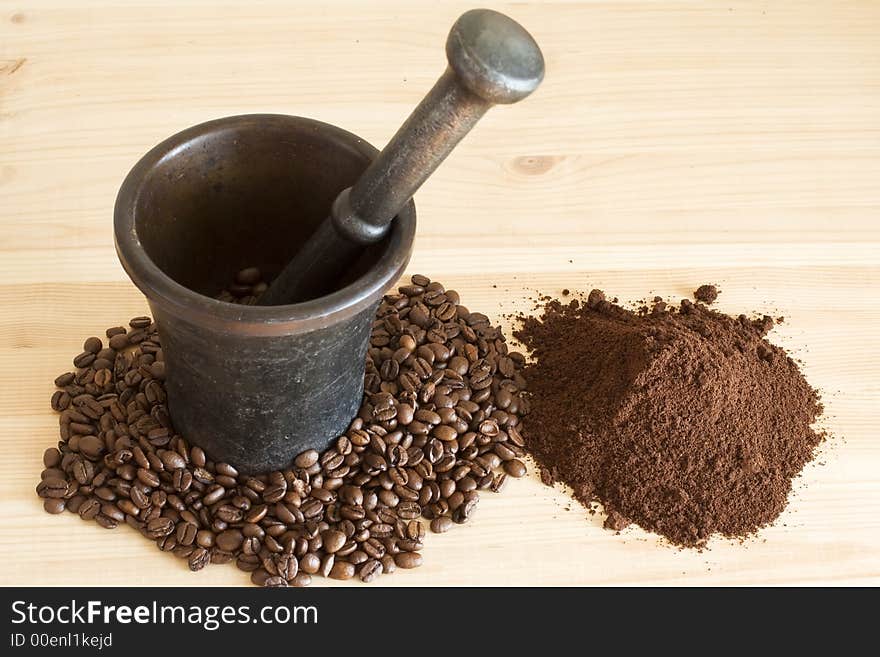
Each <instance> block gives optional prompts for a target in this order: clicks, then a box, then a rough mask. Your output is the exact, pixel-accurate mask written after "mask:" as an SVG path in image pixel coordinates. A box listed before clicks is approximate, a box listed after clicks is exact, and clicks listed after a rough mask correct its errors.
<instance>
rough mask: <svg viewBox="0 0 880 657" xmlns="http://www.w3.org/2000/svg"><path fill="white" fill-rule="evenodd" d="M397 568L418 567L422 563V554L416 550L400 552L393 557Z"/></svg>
mask: <svg viewBox="0 0 880 657" xmlns="http://www.w3.org/2000/svg"><path fill="white" fill-rule="evenodd" d="M394 563H395V564H396V565H397V566H398V567H399V568H418V567H419V566H421V565H422V555H421V554H419V553H418V552H401V553H400V554H398V555H396V556H395V557H394Z"/></svg>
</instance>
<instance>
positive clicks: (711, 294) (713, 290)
mask: <svg viewBox="0 0 880 657" xmlns="http://www.w3.org/2000/svg"><path fill="white" fill-rule="evenodd" d="M717 298H718V288H717V287H715V286H714V285H701V286H700V287H698V288H697V290H696V292H694V299H696V300H697V301H702V302H703V303H705V304H712V303H715V299H717Z"/></svg>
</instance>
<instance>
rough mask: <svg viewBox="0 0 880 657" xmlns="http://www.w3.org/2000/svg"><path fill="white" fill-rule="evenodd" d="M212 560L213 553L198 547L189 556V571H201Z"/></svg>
mask: <svg viewBox="0 0 880 657" xmlns="http://www.w3.org/2000/svg"><path fill="white" fill-rule="evenodd" d="M210 560H211V553H210V552H208V551H207V550H206V549H205V548H203V547H197V548H196V549H194V550H193V551H192V552H191V553H190V555H189V569H190V570H191V571H193V572H196V571H198V570H201V569H202V568H204V567H205V566H207V565H208V563H209V562H210Z"/></svg>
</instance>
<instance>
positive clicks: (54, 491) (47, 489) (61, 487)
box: [37, 477, 69, 499]
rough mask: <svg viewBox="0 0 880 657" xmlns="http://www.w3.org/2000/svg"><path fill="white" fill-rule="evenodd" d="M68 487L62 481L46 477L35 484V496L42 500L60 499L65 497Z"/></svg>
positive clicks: (65, 482)
mask: <svg viewBox="0 0 880 657" xmlns="http://www.w3.org/2000/svg"><path fill="white" fill-rule="evenodd" d="M68 489H69V485H68V483H67V481H65V480H64V479H56V478H55V477H48V478H46V479H43V480H42V481H41V482H40V483H39V484H37V495H39V496H40V497H42V498H49V499H60V498H63V497H64V496H65V495H67V491H68Z"/></svg>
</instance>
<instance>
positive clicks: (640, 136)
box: [0, 0, 880, 585]
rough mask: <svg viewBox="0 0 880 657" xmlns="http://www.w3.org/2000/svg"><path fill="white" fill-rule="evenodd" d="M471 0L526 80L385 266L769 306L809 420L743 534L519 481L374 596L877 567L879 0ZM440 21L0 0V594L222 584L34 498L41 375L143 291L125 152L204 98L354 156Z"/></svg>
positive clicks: (331, 11) (422, 198) (753, 580)
mask: <svg viewBox="0 0 880 657" xmlns="http://www.w3.org/2000/svg"><path fill="white" fill-rule="evenodd" d="M492 4H493V6H495V8H497V9H500V10H502V11H505V12H506V13H509V14H510V15H511V16H513V17H514V18H516V19H517V20H519V21H520V22H522V23H523V24H524V25H525V26H527V28H528V29H529V30H530V31H532V33H533V34H534V35H535V37H536V39H537V40H538V42H539V43H540V44H541V45H542V47H543V49H544V52H545V54H546V59H547V77H546V81H545V83H544V85H543V87H542V88H541V89H540V90H539V91H538V92H537V93H536V94H535V95H534V96H533V97H532V98H530V99H529V100H527V101H526V102H524V103H522V104H521V105H517V106H516V107H509V108H499V109H496V110H493V111H492V112H491V113H490V114H489V115H488V116H487V117H486V119H485V120H484V121H483V123H482V124H481V125H480V126H479V127H478V128H477V129H476V131H475V133H474V134H472V135H471V136H470V137H469V138H468V139H467V140H465V142H464V143H463V144H462V145H461V147H460V148H459V149H458V150H457V151H456V152H455V153H454V154H453V155H452V156H451V157H450V158H449V160H448V161H447V162H446V163H445V164H444V165H443V166H442V167H441V168H440V170H439V171H438V172H437V174H436V175H435V176H434V177H433V178H432V179H431V180H430V181H429V182H428V183H427V184H426V185H425V186H424V188H423V189H422V190H421V191H420V192H419V194H418V196H417V199H416V200H417V205H418V208H419V234H418V243H417V246H416V251H415V254H414V256H413V259H412V265H411V267H410V271H411V272H422V273H425V274H427V275H429V276H432V277H434V278H436V279H439V280H441V281H443V282H445V283H446V284H447V285H448V286H450V287H454V288H455V289H457V290H459V291H460V293H461V297H462V300H463V302H464V303H465V304H466V305H468V306H469V307H470V308H471V309H473V310H481V311H484V312H486V313H487V314H488V315H490V316H491V317H494V318H496V319H498V320H499V321H500V318H501V315H502V313H508V312H511V311H514V310H517V309H523V308H526V307H528V305H529V302H528V301H526V300H525V298H526V297H527V296H529V295H532V294H533V293H534V291H535V290H540V291H544V292H550V293H558V292H559V291H560V290H561V289H562V288H563V287H568V288H572V289H581V290H589V289H590V288H591V287H602V288H604V289H605V290H607V291H608V292H610V293H613V294H615V295H618V296H620V297H621V299H624V300H627V299H629V300H635V299H639V298H642V297H643V296H644V295H645V294H646V293H649V292H650V293H657V294H662V295H667V296H670V297H680V296H682V295H687V294H688V293H689V292H690V291H692V290H693V289H694V288H695V287H696V286H697V285H698V284H700V283H704V282H715V283H719V284H720V285H721V287H722V289H723V293H722V295H721V298H720V301H719V305H720V307H721V308H722V309H723V310H726V311H730V312H732V313H739V312H742V311H753V310H758V311H772V312H773V313H774V314H783V315H785V317H786V322H785V324H784V325H783V326H781V327H779V328H778V329H777V330H776V331H775V333H774V338H773V339H774V340H776V341H778V342H779V343H781V344H783V345H785V346H786V347H788V348H790V349H791V350H792V351H793V353H794V354H795V355H796V356H797V357H799V358H801V359H802V360H803V363H804V365H803V367H804V370H805V372H806V375H807V376H808V378H809V380H810V381H811V382H812V383H813V384H814V385H815V386H817V387H818V388H819V389H820V390H821V391H822V393H823V396H824V400H825V403H826V407H827V418H826V420H825V426H827V428H829V429H830V430H831V431H832V432H833V436H834V437H833V438H832V439H831V440H830V441H829V442H828V443H827V444H826V445H825V446H824V448H823V450H822V454H821V456H820V458H818V459H817V461H816V462H815V463H814V464H812V465H810V466H808V467H807V469H806V470H805V472H804V474H803V476H802V477H801V478H800V479H799V480H798V482H797V484H796V492H795V493H794V495H793V496H792V499H791V503H790V505H789V507H788V509H787V510H786V511H785V513H784V514H783V515H782V517H781V518H780V519H779V521H778V522H777V523H776V525H775V526H773V527H771V528H768V529H766V530H764V531H762V532H761V533H760V535H759V536H758V537H757V538H755V539H752V540H749V541H747V542H746V543H745V544H743V545H740V544H737V543H734V542H728V541H724V540H718V541H715V542H713V543H712V544H711V549H710V550H707V551H704V552H693V551H685V552H682V551H679V550H676V549H672V548H670V547H668V546H664V545H663V544H661V543H660V542H659V541H658V540H657V539H656V538H655V537H653V536H651V535H649V534H646V533H644V532H642V531H641V530H637V529H629V530H627V531H625V532H624V533H623V534H621V535H619V536H615V535H613V534H611V533H608V532H606V531H604V530H603V529H602V528H601V522H602V518H601V517H599V516H597V517H593V518H591V517H587V516H586V514H585V513H584V511H583V509H581V508H580V507H578V506H577V505H576V504H574V503H573V502H571V500H570V499H569V498H568V497H567V496H566V495H565V493H564V492H563V491H561V490H552V489H549V488H546V487H543V486H542V485H541V484H540V482H539V481H538V479H537V478H536V476H535V473H534V468H532V470H531V472H530V476H529V477H528V478H527V479H524V480H520V481H514V482H511V485H509V486H508V487H507V489H506V490H505V491H504V493H502V494H500V495H495V496H493V495H490V494H486V495H484V496H483V501H482V502H481V504H480V509H479V511H478V513H477V514H476V516H475V519H474V521H473V523H472V524H470V525H468V526H464V527H461V528H456V529H455V530H454V531H452V532H450V533H449V534H446V535H442V536H433V535H432V536H429V538H428V540H427V545H426V548H425V565H424V566H423V567H422V568H421V569H419V570H416V571H411V572H404V573H398V574H395V575H394V576H392V577H386V578H382V580H381V581H382V583H383V584H388V585H413V584H422V585H424V584H429V585H437V584H441V585H442V584H477V585H482V584H498V585H510V584H525V585H529V584H551V585H571V584H770V585H773V584H795V583H797V584H820V583H825V584H829V583H832V584H869V583H870V584H878V583H880V553H878V545H880V438H878V429H877V427H878V425H880V380H878V376H877V372H878V369H880V356H878V350H877V332H878V318H880V305H878V301H880V293H878V290H880V231H878V228H877V221H878V218H880V38H878V34H880V3H878V2H876V1H872V0H866V1H862V2H858V1H852V2H845V3H829V2H827V1H824V0H817V1H815V2H782V1H777V2H736V1H735V0H725V2H709V1H706V0H698V1H694V2H683V1H678V2H675V1H672V2H651V1H646V0H643V1H635V0H634V1H622V2H617V1H610V0H609V1H596V2H575V1H572V2H548V3H543V2H515V3H509V4H501V3H492ZM467 8H469V6H468V5H466V4H461V3H446V2H432V3H421V2H408V1H401V2H381V3H378V2H371V3H361V2H328V3H320V6H319V5H318V3H305V2H303V3H296V2H291V1H290V0H283V1H282V0H279V1H277V2H261V3H250V2H228V3H227V2H223V3H218V2H181V1H178V0H154V1H153V2H150V3H131V4H130V5H129V6H125V3H117V2H109V1H106V2H93V3H88V2H76V3H74V2H63V1H61V0H41V1H40V2H27V1H26V0H0V359H2V369H0V373H2V382H0V450H2V453H0V457H2V458H0V463H2V466H0V467H2V476H0V518H2V523H0V584H47V585H62V584H118V585H132V584H144V585H148V584H151V585H158V584H182V585H195V584H207V585H219V584H245V583H247V581H248V578H247V576H246V575H245V574H243V573H240V572H239V571H237V570H236V569H235V568H233V567H231V566H227V567H211V568H208V569H206V570H205V571H202V572H200V573H198V574H191V573H190V572H189V571H188V570H187V569H186V565H185V563H184V562H183V561H180V560H177V559H174V558H172V557H170V556H168V555H164V554H162V553H160V552H159V551H157V550H156V548H155V546H153V545H152V544H151V543H149V542H147V541H145V540H143V539H142V538H141V537H139V536H137V535H135V534H134V533H133V532H131V531H130V530H128V529H127V528H120V529H118V530H116V531H113V532H108V531H106V530H103V529H100V528H99V527H98V526H97V525H95V524H94V523H86V522H83V521H81V520H80V519H79V518H77V517H76V516H73V515H71V514H65V515H63V516H60V517H53V516H49V515H47V514H45V513H44V512H43V511H42V509H41V504H40V502H39V501H38V500H37V498H36V496H35V494H34V485H35V484H36V482H37V480H38V476H39V472H40V469H41V462H40V461H41V454H42V452H43V450H44V449H45V448H46V447H47V446H49V445H52V444H53V443H54V442H55V441H56V440H57V417H56V416H55V414H54V413H52V411H51V410H50V409H49V396H50V395H51V393H52V391H53V387H52V379H53V378H54V377H55V376H56V375H57V374H58V373H60V372H62V371H67V370H68V369H69V367H70V359H71V358H72V356H73V355H75V354H76V353H77V352H78V351H79V349H80V346H81V343H82V341H83V339H84V338H85V337H87V336H89V335H92V334H98V333H99V332H100V331H103V329H104V328H105V327H107V326H113V325H116V324H119V323H120V322H124V321H126V320H127V319H128V318H129V317H131V316H133V315H136V314H140V313H142V312H144V311H145V309H146V304H145V302H144V299H143V298H142V296H141V295H140V293H139V292H138V291H137V290H136V289H135V288H134V286H133V285H131V284H130V282H129V281H128V280H127V278H126V276H125V274H124V273H123V271H122V268H121V267H120V265H119V264H118V262H117V259H116V255H115V253H114V249H113V241H112V235H111V216H112V214H111V213H112V208H113V202H114V198H115V194H116V190H117V188H118V186H119V184H120V182H121V181H122V178H123V177H124V176H125V174H126V172H127V171H128V169H129V168H130V167H131V166H132V164H133V163H134V162H135V161H136V160H137V159H138V157H140V155H142V154H143V153H144V152H146V151H147V150H148V149H149V148H150V147H152V146H153V145H154V144H156V143H157V142H159V141H161V140H162V139H163V138H165V137H166V136H168V135H170V134H172V133H174V132H176V131H178V130H180V129H182V128H183V127H186V126H188V125H192V124H195V123H199V122H201V121H205V120H208V119H211V118H216V117H220V116H224V115H230V114H239V113H248V112H279V113H287V114H298V115H303V116H310V117H316V118H319V119H322V120H324V121H327V122H330V123H335V124H338V125H340V126H343V127H345V128H347V129H349V130H351V131H353V132H356V133H358V134H360V135H362V136H363V137H365V138H366V139H368V140H369V141H371V142H373V143H374V144H377V145H379V146H381V145H383V144H384V143H385V142H386V141H387V139H388V138H389V137H390V136H391V134H392V133H393V132H394V130H395V129H396V127H397V126H398V125H399V124H400V122H401V121H402V120H403V118H404V117H405V116H406V115H407V114H408V112H409V110H410V109H411V108H412V107H413V106H414V104H415V103H416V102H417V101H418V100H419V99H420V97H421V96H422V94H423V93H424V92H425V91H426V90H427V89H428V88H429V86H430V85H431V84H432V83H433V81H434V79H435V78H436V76H437V75H438V74H439V73H440V71H441V69H442V67H443V66H444V62H445V60H444V55H443V43H444V40H445V35H446V32H447V30H448V28H449V26H450V25H451V24H452V22H453V21H454V19H455V18H456V17H457V16H458V15H459V14H460V13H461V12H462V11H463V10H464V9H467ZM317 583H318V584H324V583H325V582H321V581H318V582H317ZM333 584H335V583H333Z"/></svg>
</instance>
